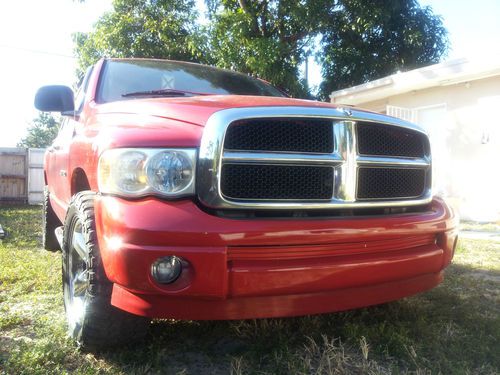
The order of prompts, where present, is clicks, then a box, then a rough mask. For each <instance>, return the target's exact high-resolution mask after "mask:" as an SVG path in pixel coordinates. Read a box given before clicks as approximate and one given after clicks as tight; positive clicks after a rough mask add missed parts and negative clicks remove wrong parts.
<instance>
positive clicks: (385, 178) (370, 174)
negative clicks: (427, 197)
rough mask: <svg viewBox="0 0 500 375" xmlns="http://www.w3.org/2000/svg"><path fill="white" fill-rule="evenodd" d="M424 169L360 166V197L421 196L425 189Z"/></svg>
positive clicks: (391, 197)
mask: <svg viewBox="0 0 500 375" xmlns="http://www.w3.org/2000/svg"><path fill="white" fill-rule="evenodd" d="M425 172H426V171H425V170H424V169H402V168H360V169H359V173H358V189H357V193H356V197H357V198H358V199H397V198H400V199H401V198H416V197H420V196H421V195H422V194H423V193H424V191H425Z"/></svg>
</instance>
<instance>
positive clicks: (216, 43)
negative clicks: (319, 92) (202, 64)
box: [207, 0, 331, 97]
mask: <svg viewBox="0 0 500 375" xmlns="http://www.w3.org/2000/svg"><path fill="white" fill-rule="evenodd" d="M330 2H331V1H328V0H306V1H300V2H298V1H295V0H279V1H278V0H270V1H258V2H257V1H242V0H241V1H236V0H221V1H216V0H212V1H210V0H209V1H207V5H208V9H209V18H210V21H211V22H210V25H209V27H208V34H209V40H210V51H209V53H210V55H211V56H212V57H213V59H214V61H215V64H216V65H218V66H221V67H223V68H229V69H234V70H238V71H241V72H245V73H252V74H256V75H257V76H259V77H261V78H263V79H265V80H268V81H270V82H271V83H273V84H275V85H276V86H278V87H282V88H285V89H286V90H287V91H288V92H289V93H290V94H291V95H292V96H298V97H308V96H309V88H308V87H307V84H306V82H305V81H304V80H303V79H301V78H300V76H301V73H300V71H299V67H300V65H301V64H302V63H303V62H304V61H305V59H306V56H307V55H308V53H309V51H310V50H311V47H312V46H311V44H312V42H313V38H314V37H315V35H316V34H317V33H318V31H319V30H318V15H320V14H321V12H322V10H323V9H324V8H325V7H327V6H328V4H329V3H330Z"/></svg>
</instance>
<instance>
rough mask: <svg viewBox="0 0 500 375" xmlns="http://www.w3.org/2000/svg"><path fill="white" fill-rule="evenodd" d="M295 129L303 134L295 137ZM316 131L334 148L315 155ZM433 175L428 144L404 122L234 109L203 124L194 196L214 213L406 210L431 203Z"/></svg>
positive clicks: (310, 111)
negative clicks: (232, 210)
mask: <svg viewBox="0 0 500 375" xmlns="http://www.w3.org/2000/svg"><path fill="white" fill-rule="evenodd" d="M266 123H267V124H270V125H269V130H270V133H268V132H267V130H268V128H267V127H266V126H265V125H264V124H266ZM256 124H257V125H256ZM247 126H248V128H246V127H247ZM288 126H289V128H287V129H285V130H282V129H280V127H281V128H286V127H288ZM293 126H296V129H299V128H300V129H301V130H297V131H298V132H302V134H303V133H304V132H305V133H308V134H307V135H302V136H301V137H295V133H294V132H290V131H289V130H290V129H292V127H293ZM245 128H246V130H244V129H245ZM319 128H322V129H326V128H329V129H330V130H328V134H331V136H330V140H329V142H330V143H329V144H331V145H332V146H333V147H332V148H329V149H328V150H326V149H325V148H322V149H321V150H322V152H313V151H311V150H312V149H313V148H311V143H312V142H311V141H310V140H311V139H314V138H315V137H316V138H317V134H319V133H321V132H322V131H324V132H325V130H318V129H319ZM233 129H238V130H236V132H235V131H234V130H233ZM308 129H309V132H308V131H307V130H308ZM325 133H326V132H325ZM270 134H273V135H272V136H270ZM279 134H281V136H280V135H279ZM310 134H312V135H310ZM300 139H303V140H304V144H302V145H301V144H300V142H299V141H300ZM319 143H320V144H321V145H325V143H324V142H319ZM386 143H391V144H389V145H387V144H386ZM392 143H398V144H397V145H393V144H392ZM276 145H278V146H276ZM290 145H292V146H290ZM304 145H305V146H304ZM318 147H323V146H318ZM304 149H307V150H308V151H303V150H304ZM327 151H328V152H327ZM430 168H431V164H430V154H429V147H428V139H427V136H426V135H425V133H423V132H422V131H421V130H420V129H419V128H418V127H416V126H415V125H412V124H410V123H407V122H404V121H401V120H397V119H394V118H390V117H387V116H384V115H378V114H374V113H367V112H361V111H357V110H348V111H347V110H346V111H344V110H342V109H334V108H312V107H259V108H235V109H228V110H223V111H219V112H216V113H215V114H214V115H212V116H211V117H210V119H209V121H208V122H207V125H206V127H205V131H204V134H203V137H202V142H201V147H200V154H199V164H198V171H197V191H198V196H199V199H200V201H201V202H202V203H203V204H204V205H206V206H208V207H211V208H219V209H224V208H240V209H241V208H248V209H309V208H310V209H317V208H335V207H338V208H356V207H361V208H362V207H393V206H410V205H417V204H423V203H427V202H429V201H430V199H431V192H430ZM325 171H329V172H328V173H326V172H325Z"/></svg>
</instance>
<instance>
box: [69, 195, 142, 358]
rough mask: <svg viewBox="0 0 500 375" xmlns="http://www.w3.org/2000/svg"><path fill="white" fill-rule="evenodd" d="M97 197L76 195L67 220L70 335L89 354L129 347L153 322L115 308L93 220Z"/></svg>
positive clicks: (71, 203)
mask: <svg viewBox="0 0 500 375" xmlns="http://www.w3.org/2000/svg"><path fill="white" fill-rule="evenodd" d="M94 197H95V193H93V192H91V191H84V192H80V193H77V194H75V195H74V196H73V198H72V200H71V202H70V206H69V209H68V212H67V215H66V219H65V222H64V234H63V257H62V274H63V294H64V308H65V310H66V318H67V322H68V333H69V335H70V336H71V337H72V338H73V339H74V340H75V341H76V342H77V344H78V345H79V346H80V347H81V348H83V349H86V350H99V349H105V348H108V347H112V346H119V345H124V344H129V343H131V342H133V341H137V340H138V339H141V338H142V337H143V336H144V335H145V334H146V333H147V327H148V325H149V320H148V319H146V318H143V317H140V316H136V315H132V314H130V313H127V312H125V311H123V310H120V309H117V308H116V307H114V306H112V305H111V292H112V287H113V284H112V283H111V282H110V281H109V280H108V278H107V277H106V274H105V272H104V268H103V265H102V262H101V256H100V252H99V246H98V243H97V236H96V230H95V219H94Z"/></svg>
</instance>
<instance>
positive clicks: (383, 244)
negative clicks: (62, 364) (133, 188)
mask: <svg viewBox="0 0 500 375" xmlns="http://www.w3.org/2000/svg"><path fill="white" fill-rule="evenodd" d="M95 212H96V219H97V234H98V240H99V245H100V249H101V256H102V260H103V264H104V268H105V270H106V274H107V276H108V278H109V279H110V280H111V281H112V282H113V283H114V287H113V294H112V300H111V303H112V304H113V305H114V306H116V307H118V308H120V309H123V310H126V311H129V312H131V313H133V314H138V315H144V316H149V317H154V318H177V319H196V320H203V319H245V318H264V317H277V316H296V315H305V314H316V313H325V312H331V311H340V310H347V309H351V308H357V307H362V306H369V305H374V304H379V303H383V302H387V301H391V300H395V299H399V298H402V297H405V296H409V295H412V294H415V293H418V292H421V291H424V290H427V289H430V288H432V287H434V286H436V285H437V284H439V283H440V282H441V281H442V280H443V272H442V271H443V269H444V268H445V267H446V266H447V265H448V264H449V263H450V261H451V259H452V257H453V251H454V246H455V244H456V238H457V231H456V225H457V222H456V220H457V219H456V217H455V215H454V214H453V212H452V211H451V210H450V209H449V208H448V206H447V205H446V204H445V203H444V202H443V201H442V200H440V199H434V200H433V201H432V203H431V209H430V210H429V211H428V212H425V213H415V214H406V215H394V216H376V217H354V218H353V217H350V218H349V217H347V218H346V217H339V218H332V219H253V220H236V219H226V218H221V217H216V216H212V215H209V214H207V213H205V212H204V211H202V210H201V209H200V208H199V207H198V206H196V204H194V203H193V202H191V201H186V200H183V201H176V202H164V201H160V200H157V199H153V198H151V199H144V200H141V201H128V200H124V199H120V198H115V197H109V196H100V197H98V198H97V200H96V204H95ZM168 255H176V256H180V257H182V258H183V259H185V260H186V261H187V262H188V266H187V267H186V268H185V269H184V271H183V273H182V274H181V276H180V278H179V279H178V280H177V281H175V282H174V283H173V284H171V285H159V284H157V283H156V282H154V280H153V279H152V278H151V274H150V269H151V264H152V263H153V262H154V261H155V260H156V259H158V258H159V257H162V256H168Z"/></svg>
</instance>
